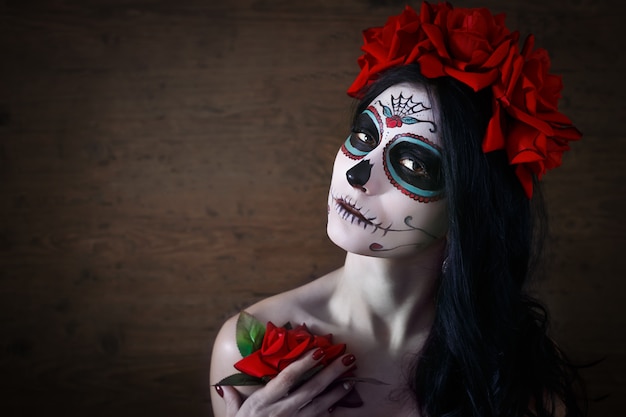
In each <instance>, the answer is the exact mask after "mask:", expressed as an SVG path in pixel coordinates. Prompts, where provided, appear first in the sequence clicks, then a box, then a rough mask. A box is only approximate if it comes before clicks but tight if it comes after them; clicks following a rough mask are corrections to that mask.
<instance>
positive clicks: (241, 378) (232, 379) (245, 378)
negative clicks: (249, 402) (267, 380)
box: [215, 374, 263, 386]
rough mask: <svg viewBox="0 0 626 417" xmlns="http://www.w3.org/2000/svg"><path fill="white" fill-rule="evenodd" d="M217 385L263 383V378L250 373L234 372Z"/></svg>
mask: <svg viewBox="0 0 626 417" xmlns="http://www.w3.org/2000/svg"><path fill="white" fill-rule="evenodd" d="M215 385H234V386H242V385H263V381H262V380H261V378H257V377H254V376H250V375H248V374H233V375H231V376H227V377H226V378H224V379H222V380H221V381H220V382H218V383H217V384H215Z"/></svg>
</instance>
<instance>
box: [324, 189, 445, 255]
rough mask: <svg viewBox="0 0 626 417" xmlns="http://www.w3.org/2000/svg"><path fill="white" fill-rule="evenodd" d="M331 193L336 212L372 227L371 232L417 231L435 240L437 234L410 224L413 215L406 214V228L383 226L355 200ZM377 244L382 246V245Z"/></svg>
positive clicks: (358, 223) (351, 220)
mask: <svg viewBox="0 0 626 417" xmlns="http://www.w3.org/2000/svg"><path fill="white" fill-rule="evenodd" d="M331 195H332V199H333V201H334V208H335V210H336V211H337V213H338V214H339V215H340V216H341V218H343V219H344V220H346V221H350V223H351V224H354V223H355V222H356V225H357V226H361V227H363V229H364V230H365V229H367V228H368V227H371V228H372V234H374V233H376V232H377V231H379V230H382V232H383V235H382V236H383V237H384V236H386V235H387V233H389V232H394V233H395V232H413V231H419V232H422V233H423V234H425V235H426V236H428V237H429V238H431V239H433V240H435V239H437V236H435V235H433V234H432V233H430V232H428V231H426V230H424V229H423V228H421V227H417V226H414V225H412V224H411V222H412V221H413V216H406V217H405V218H404V225H405V226H407V228H406V229H395V228H394V227H393V222H391V223H390V224H389V226H383V223H382V222H377V221H376V219H377V216H372V215H370V214H369V210H364V207H362V206H361V207H359V206H358V203H357V201H356V200H353V199H352V198H350V197H349V196H341V197H336V196H335V195H334V194H331ZM376 245H379V246H380V247H381V248H382V245H380V244H378V243H377V244H376Z"/></svg>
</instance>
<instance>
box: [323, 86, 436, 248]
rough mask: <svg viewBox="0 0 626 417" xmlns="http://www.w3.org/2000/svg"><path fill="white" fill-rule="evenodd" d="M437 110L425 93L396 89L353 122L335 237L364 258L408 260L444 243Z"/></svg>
mask: <svg viewBox="0 0 626 417" xmlns="http://www.w3.org/2000/svg"><path fill="white" fill-rule="evenodd" d="M436 111H437V110H436V108H434V106H433V103H431V99H430V97H429V95H428V93H427V91H426V90H425V89H424V88H423V87H420V86H413V85H410V84H398V85H395V86H392V87H390V88H389V89H387V90H385V91H384V92H383V93H382V94H380V95H379V96H378V97H377V98H376V99H374V100H373V101H372V104H371V105H370V106H369V107H368V108H367V109H366V110H365V111H364V112H363V113H361V114H360V115H358V116H357V117H356V119H355V121H354V126H353V128H352V132H351V133H350V135H349V136H348V138H347V139H346V141H345V142H344V144H343V145H342V146H341V149H340V150H339V152H338V153H337V157H336V159H335V165H334V168H333V176H332V181H331V187H330V193H329V197H328V226H327V231H328V235H329V237H330V238H331V240H333V242H335V244H337V245H338V246H340V247H342V248H343V249H345V250H347V251H349V252H354V253H358V254H362V255H369V256H383V257H395V256H403V255H407V254H410V253H413V252H415V251H416V250H420V249H421V248H424V247H427V246H429V245H430V244H431V243H433V242H434V241H436V240H438V239H439V238H442V237H444V236H445V233H446V231H447V213H446V199H445V194H444V191H445V186H444V180H443V174H442V156H443V152H444V150H443V149H442V148H441V138H440V133H439V130H438V128H437V123H438V119H437V117H436V115H437V114H436Z"/></svg>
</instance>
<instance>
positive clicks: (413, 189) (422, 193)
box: [385, 136, 443, 198]
mask: <svg viewBox="0 0 626 417" xmlns="http://www.w3.org/2000/svg"><path fill="white" fill-rule="evenodd" d="M404 142H409V143H413V144H415V145H418V146H420V147H422V148H425V149H428V150H429V151H431V152H432V153H434V154H435V155H437V156H438V157H439V158H441V152H440V151H439V149H437V148H436V147H434V146H432V145H430V144H428V143H426V142H424V141H422V140H419V139H416V138H412V137H407V136H401V137H398V138H397V139H396V140H394V141H393V143H391V144H390V145H389V147H388V149H386V152H385V167H386V169H387V172H388V173H389V174H390V175H391V177H392V179H393V181H394V182H395V183H396V184H398V185H399V186H400V187H402V188H404V189H405V190H407V191H408V192H410V193H413V194H415V195H418V196H420V197H424V198H434V197H437V196H439V195H441V194H442V192H443V189H440V190H423V189H421V188H418V187H416V186H414V185H412V184H409V183H408V182H406V181H404V180H403V179H402V178H400V176H399V175H398V173H397V172H396V170H395V169H394V167H393V164H392V163H391V160H390V157H389V155H390V154H391V150H392V149H393V148H394V147H395V146H397V145H398V144H401V143H404Z"/></svg>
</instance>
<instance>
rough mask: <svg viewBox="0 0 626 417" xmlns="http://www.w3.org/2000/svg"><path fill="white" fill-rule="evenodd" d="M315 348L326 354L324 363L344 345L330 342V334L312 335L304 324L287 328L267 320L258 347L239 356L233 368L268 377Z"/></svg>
mask: <svg viewBox="0 0 626 417" xmlns="http://www.w3.org/2000/svg"><path fill="white" fill-rule="evenodd" d="M316 348H322V349H324V352H325V356H324V358H323V359H322V360H321V361H320V363H321V364H322V365H326V364H328V363H330V362H331V361H333V360H334V359H336V358H337V357H339V356H341V355H342V354H343V353H344V352H345V350H346V345H345V344H337V345H333V343H332V335H330V334H329V335H326V336H316V335H313V334H311V332H309V329H307V327H306V325H304V324H302V325H300V326H297V327H295V328H293V329H288V328H285V327H276V326H275V325H274V324H273V323H272V322H268V323H267V328H266V329H265V335H264V337H263V343H262V346H261V349H259V350H257V351H255V352H252V353H251V354H250V355H248V356H246V357H245V358H243V359H241V360H240V361H239V362H237V363H236V364H235V368H236V369H237V370H239V371H240V372H243V373H244V374H247V375H250V376H253V377H257V378H270V379H271V378H273V377H275V376H276V375H278V373H279V372H280V371H282V370H283V369H285V367H287V365H289V364H290V363H292V362H294V361H295V360H297V359H298V358H300V357H301V356H302V355H303V354H305V353H306V352H308V351H310V350H311V349H316Z"/></svg>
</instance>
